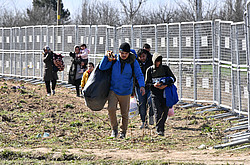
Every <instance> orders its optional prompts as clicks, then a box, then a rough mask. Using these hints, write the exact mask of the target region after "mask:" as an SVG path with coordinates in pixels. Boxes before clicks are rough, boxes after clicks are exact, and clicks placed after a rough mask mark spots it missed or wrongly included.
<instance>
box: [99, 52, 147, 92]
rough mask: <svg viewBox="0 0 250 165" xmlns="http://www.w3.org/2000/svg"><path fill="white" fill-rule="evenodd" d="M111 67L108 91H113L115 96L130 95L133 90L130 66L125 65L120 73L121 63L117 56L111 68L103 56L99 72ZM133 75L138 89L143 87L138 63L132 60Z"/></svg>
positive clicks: (110, 62)
mask: <svg viewBox="0 0 250 165" xmlns="http://www.w3.org/2000/svg"><path fill="white" fill-rule="evenodd" d="M111 67H112V75H111V87H110V90H112V91H114V92H115V94H117V95H123V96H125V95H130V94H132V90H133V76H132V68H131V64H129V63H126V64H125V66H124V69H123V72H122V73H121V62H120V58H119V56H118V58H117V61H116V62H115V63H114V64H113V66H112V61H109V60H108V57H107V56H104V57H103V59H102V61H101V63H100V65H99V69H100V70H107V69H109V68H111ZM134 73H135V77H136V79H137V81H138V83H139V86H140V87H145V83H144V77H143V74H142V71H141V69H140V66H139V63H138V62H137V60H135V59H134Z"/></svg>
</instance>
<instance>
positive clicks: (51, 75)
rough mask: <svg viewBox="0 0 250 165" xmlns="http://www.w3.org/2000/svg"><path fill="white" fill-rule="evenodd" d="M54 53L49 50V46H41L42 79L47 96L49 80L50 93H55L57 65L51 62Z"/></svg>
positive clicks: (48, 93)
mask: <svg viewBox="0 0 250 165" xmlns="http://www.w3.org/2000/svg"><path fill="white" fill-rule="evenodd" d="M53 56H54V53H53V52H52V51H51V49H50V47H49V46H44V48H43V62H44V75H43V80H44V81H45V85H46V91H47V96H51V88H50V82H51V83H52V94H53V95H54V94H55V88H56V81H57V79H58V76H57V71H58V69H57V67H56V66H55V64H54V63H53Z"/></svg>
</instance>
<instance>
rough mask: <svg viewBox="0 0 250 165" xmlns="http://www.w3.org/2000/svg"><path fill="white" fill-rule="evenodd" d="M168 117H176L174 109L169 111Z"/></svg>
mask: <svg viewBox="0 0 250 165" xmlns="http://www.w3.org/2000/svg"><path fill="white" fill-rule="evenodd" d="M168 116H169V117H171V116H174V109H173V108H169V110H168Z"/></svg>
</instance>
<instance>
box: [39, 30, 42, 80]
mask: <svg viewBox="0 0 250 165" xmlns="http://www.w3.org/2000/svg"><path fill="white" fill-rule="evenodd" d="M40 34H41V37H40V49H41V48H42V46H43V45H42V42H43V27H42V26H41V27H40ZM39 54H40V56H39V58H40V59H39V60H40V77H41V78H42V76H43V73H42V72H43V69H42V62H43V61H42V53H39Z"/></svg>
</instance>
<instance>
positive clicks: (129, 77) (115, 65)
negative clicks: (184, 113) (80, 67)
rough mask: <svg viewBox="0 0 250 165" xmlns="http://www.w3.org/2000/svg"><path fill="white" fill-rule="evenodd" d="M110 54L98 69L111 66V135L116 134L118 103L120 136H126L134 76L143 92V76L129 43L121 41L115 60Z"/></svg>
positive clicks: (109, 107) (109, 108) (109, 110)
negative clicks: (120, 116) (120, 122)
mask: <svg viewBox="0 0 250 165" xmlns="http://www.w3.org/2000/svg"><path fill="white" fill-rule="evenodd" d="M109 55H110V54H109V53H107V54H106V55H105V56H104V57H103V59H102V61H101V63H100V65H99V69H100V70H107V69H109V68H112V73H111V86H110V92H109V96H108V115H109V119H110V122H111V129H112V133H111V137H114V138H115V137H117V136H118V122H117V117H116V110H117V104H118V103H119V105H120V111H121V115H122V125H121V133H120V138H125V137H126V132H127V127H128V118H129V117H128V113H129V106H130V96H131V94H132V90H133V79H134V76H135V77H136V79H137V80H138V84H139V87H140V92H141V93H142V95H144V94H145V88H144V87H145V84H144V77H143V74H142V72H141V69H140V66H139V63H138V61H137V60H136V59H135V55H134V54H132V53H130V45H129V44H128V43H126V42H125V43H122V44H121V45H120V47H119V55H118V57H117V59H115V61H112V60H113V59H114V58H113V57H111V58H109V57H108V56H109Z"/></svg>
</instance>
